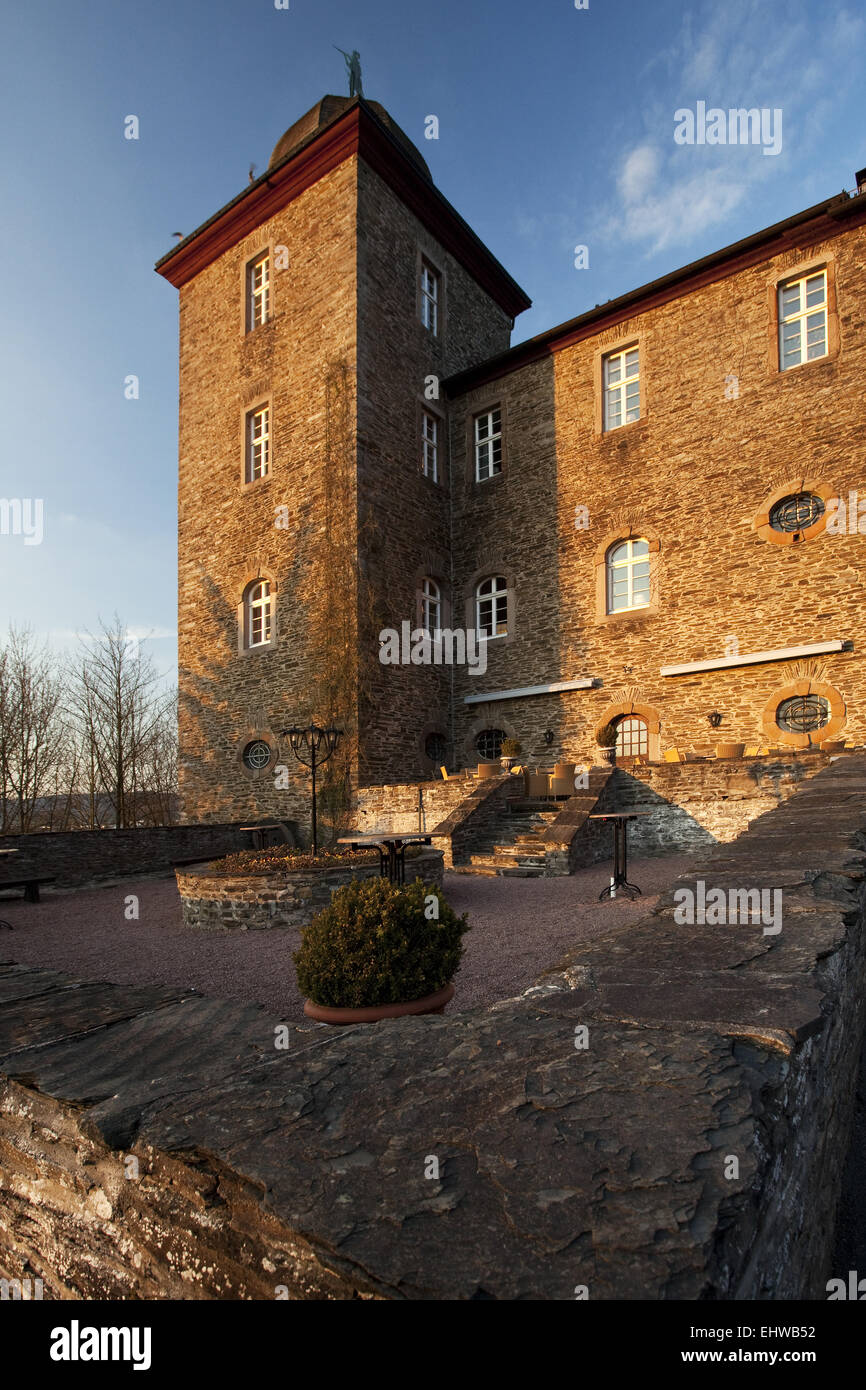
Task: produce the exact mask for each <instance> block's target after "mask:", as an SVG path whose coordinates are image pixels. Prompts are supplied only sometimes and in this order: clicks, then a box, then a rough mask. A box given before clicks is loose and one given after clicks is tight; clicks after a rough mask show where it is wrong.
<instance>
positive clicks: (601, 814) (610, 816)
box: [589, 811, 652, 820]
mask: <svg viewBox="0 0 866 1390" xmlns="http://www.w3.org/2000/svg"><path fill="white" fill-rule="evenodd" d="M651 815H652V811H597V812H596V813H595V815H592V816H590V817H589V819H590V820H631V819H632V818H633V817H634V816H651Z"/></svg>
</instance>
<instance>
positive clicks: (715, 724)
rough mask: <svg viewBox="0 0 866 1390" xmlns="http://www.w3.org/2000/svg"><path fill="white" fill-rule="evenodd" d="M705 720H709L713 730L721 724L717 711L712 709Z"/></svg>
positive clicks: (720, 717)
mask: <svg viewBox="0 0 866 1390" xmlns="http://www.w3.org/2000/svg"><path fill="white" fill-rule="evenodd" d="M707 719H708V720H709V722H710V726H711V728H713V729H717V728H718V727H719V725H720V724H721V722H722V716H721V715H720V714H719V711H718V710H717V709H714V710H713V712H712V714H708V715H707Z"/></svg>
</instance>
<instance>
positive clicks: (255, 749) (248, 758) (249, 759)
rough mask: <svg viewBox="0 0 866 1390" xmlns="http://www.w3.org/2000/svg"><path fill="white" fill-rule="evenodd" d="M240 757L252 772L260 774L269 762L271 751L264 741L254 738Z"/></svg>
mask: <svg viewBox="0 0 866 1390" xmlns="http://www.w3.org/2000/svg"><path fill="white" fill-rule="evenodd" d="M241 756H242V758H243V761H244V763H245V765H246V766H247V767H248V768H250V770H251V771H252V772H260V771H261V769H262V768H263V767H267V765H268V763H269V762H270V761H271V750H270V747H269V746H268V744H267V743H265V741H264V739H262V738H255V739H253V741H252V743H248V744H247V746H246V748H245V749H244V751H243V753H242V755H241Z"/></svg>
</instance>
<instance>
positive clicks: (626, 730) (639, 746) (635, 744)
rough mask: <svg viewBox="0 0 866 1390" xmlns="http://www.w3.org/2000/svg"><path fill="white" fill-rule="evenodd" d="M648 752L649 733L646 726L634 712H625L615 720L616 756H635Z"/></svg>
mask: <svg viewBox="0 0 866 1390" xmlns="http://www.w3.org/2000/svg"><path fill="white" fill-rule="evenodd" d="M648 753H649V734H648V730H647V726H646V724H645V723H644V721H643V720H642V719H639V718H638V716H637V715H636V714H627V715H626V716H625V718H623V719H620V720H618V721H617V726H616V756H617V757H618V758H635V757H640V756H641V755H644V756H646V755H648Z"/></svg>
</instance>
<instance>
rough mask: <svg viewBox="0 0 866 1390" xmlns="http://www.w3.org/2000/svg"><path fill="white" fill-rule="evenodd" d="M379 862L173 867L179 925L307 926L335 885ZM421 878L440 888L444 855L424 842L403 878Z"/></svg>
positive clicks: (369, 873) (375, 871)
mask: <svg viewBox="0 0 866 1390" xmlns="http://www.w3.org/2000/svg"><path fill="white" fill-rule="evenodd" d="M378 876H379V862H378V859H375V860H373V861H372V863H370V864H353V865H351V866H347V867H346V868H341V867H339V866H336V865H335V866H332V867H330V868H322V869H292V870H288V871H282V872H278V871H276V870H275V871H274V872H272V873H267V874H234V875H233V876H232V877H231V878H224V877H220V876H219V875H217V874H215V873H214V872H213V865H212V864H201V865H197V866H196V867H195V868H187V869H176V870H175V877H176V878H177V886H178V891H179V893H180V900H181V909H182V913H183V924H184V926H185V927H190V928H192V929H195V930H205V931H265V930H270V929H272V928H274V927H283V928H285V927H297V928H300V927H305V926H306V925H307V923H308V922H312V920H313V918H314V917H315V916H316V913H317V912H321V911H322V908H324V907H327V906H328V904H329V903H330V901H331V895H332V894H333V892H334V890H335V889H337V888H341V887H342V886H343V884H344V883H350V882H351V881H352V880H353V879H356V878H361V879H365V878H378ZM416 878H420V879H421V880H422V882H423V883H429V884H432V885H433V887H435V888H441V887H442V886H443V882H444V855H443V853H442V850H441V849H434V848H433V847H432V845H429V846H428V845H425V846H424V848H423V849H422V851H421V853H420V854H418V855H415V856H414V857H413V858H407V860H406V882H407V883H412V882H413V881H414V880H415V879H416Z"/></svg>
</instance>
